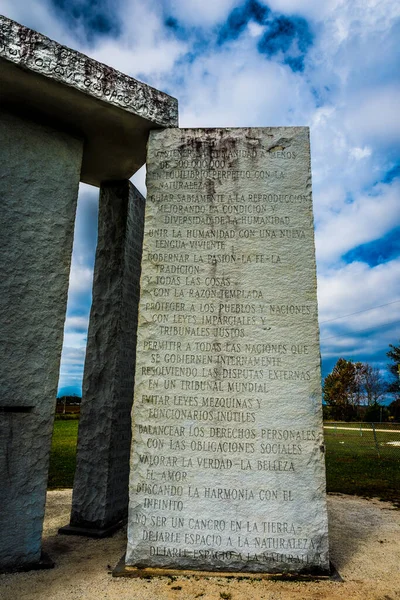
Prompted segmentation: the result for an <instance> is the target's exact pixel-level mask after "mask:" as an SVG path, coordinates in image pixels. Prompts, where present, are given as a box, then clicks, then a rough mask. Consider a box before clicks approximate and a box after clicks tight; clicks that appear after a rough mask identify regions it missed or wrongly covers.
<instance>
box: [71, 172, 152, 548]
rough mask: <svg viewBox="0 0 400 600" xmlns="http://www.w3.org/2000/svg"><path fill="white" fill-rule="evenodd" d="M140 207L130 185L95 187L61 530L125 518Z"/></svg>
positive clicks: (98, 532)
mask: <svg viewBox="0 0 400 600" xmlns="http://www.w3.org/2000/svg"><path fill="white" fill-rule="evenodd" d="M144 205H145V200H144V198H143V196H142V195H141V194H140V193H139V192H138V190H137V189H136V188H135V187H134V186H133V185H132V184H131V183H130V182H129V181H118V182H112V183H108V184H104V185H103V186H102V187H101V192H100V207H99V237H98V244H97V251H96V263H95V273H94V281H93V301H92V309H91V314H90V325H89V335H88V344H87V350H86V361H85V371H84V382H83V398H82V405H81V418H80V423H79V435H78V451H77V466H76V473H75V480H74V493H73V501H72V511H71V522H70V525H67V526H66V527H63V528H62V529H60V533H66V534H78V535H79V534H80V535H89V536H93V537H104V536H107V535H110V534H111V533H113V532H114V531H115V529H117V528H118V527H119V526H120V525H121V523H122V522H123V520H124V519H125V518H126V516H127V509H128V481H129V453H130V442H131V419H130V413H131V408H132V402H133V386H134V369H135V353H136V329H137V311H138V302H139V280H140V263H141V256H142V240H143V222H144Z"/></svg>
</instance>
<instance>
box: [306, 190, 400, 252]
mask: <svg viewBox="0 0 400 600" xmlns="http://www.w3.org/2000/svg"><path fill="white" fill-rule="evenodd" d="M399 198H400V182H399V181H396V182H394V183H392V184H390V185H389V184H377V185H376V186H374V188H373V189H372V193H370V194H368V195H366V194H359V195H358V196H357V197H356V198H355V199H354V201H353V202H351V203H349V204H345V205H344V206H343V207H342V209H341V211H340V212H339V213H334V214H331V215H330V216H329V218H327V219H326V220H325V221H324V222H323V223H321V224H320V226H319V227H318V229H317V232H316V240H315V241H316V249H317V259H318V260H319V261H330V262H332V261H334V260H338V259H340V257H341V256H342V255H343V254H345V253H346V252H348V251H349V250H351V249H352V248H354V247H356V246H359V245H361V244H365V243H367V242H371V241H374V240H377V239H379V238H381V237H383V236H384V235H385V234H386V233H388V232H389V231H391V230H392V229H393V228H394V227H397V226H399V225H400V210H399Z"/></svg>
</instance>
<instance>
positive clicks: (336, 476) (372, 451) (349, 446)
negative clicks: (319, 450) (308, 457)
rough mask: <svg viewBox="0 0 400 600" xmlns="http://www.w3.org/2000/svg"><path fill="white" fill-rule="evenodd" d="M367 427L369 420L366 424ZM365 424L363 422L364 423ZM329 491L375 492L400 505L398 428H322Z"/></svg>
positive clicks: (350, 492) (364, 494)
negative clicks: (367, 429) (382, 429)
mask: <svg viewBox="0 0 400 600" xmlns="http://www.w3.org/2000/svg"><path fill="white" fill-rule="evenodd" d="M365 425H366V426H367V427H368V424H365ZM363 427H364V424H363ZM324 434H325V443H326V479H327V489H328V492H341V493H343V494H356V495H358V496H367V497H368V496H376V497H378V498H382V500H392V501H393V502H395V503H396V504H397V505H399V506H400V447H399V446H393V445H391V444H388V442H393V441H397V442H398V441H400V435H399V434H400V432H399V431H396V432H394V433H390V432H387V433H386V432H377V443H378V448H379V454H380V457H378V452H377V447H376V443H375V438H374V435H373V432H372V430H370V431H362V432H360V431H359V430H357V429H356V428H349V429H348V430H345V429H338V430H337V431H335V430H333V429H324Z"/></svg>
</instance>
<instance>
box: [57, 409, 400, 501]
mask: <svg viewBox="0 0 400 600" xmlns="http://www.w3.org/2000/svg"><path fill="white" fill-rule="evenodd" d="M78 423H79V421H78V420H68V421H62V420H56V421H55V423H54V433H53V442H52V449H51V456H50V473H49V484H48V487H49V489H55V488H68V487H72V485H73V480H74V470H75V454H76V442H77V436H78ZM328 425H329V423H328ZM367 427H368V425H367ZM324 431H325V442H326V477H327V489H328V492H341V493H343V494H355V495H358V496H367V497H368V496H370V497H372V496H376V497H378V498H382V499H383V500H392V501H394V502H395V503H396V504H397V505H398V506H399V507H400V447H398V446H397V447H396V446H391V445H390V444H388V443H387V442H389V441H393V440H396V441H400V432H399V431H396V432H394V433H389V432H387V433H386V432H381V433H378V434H377V436H378V437H377V440H378V447H379V452H380V458H378V455H377V450H376V445H375V439H374V436H373V433H372V431H363V432H362V434H361V433H360V431H359V430H358V429H356V428H354V427H353V428H349V430H343V429H341V430H339V429H338V430H337V431H335V430H334V429H325V430H324Z"/></svg>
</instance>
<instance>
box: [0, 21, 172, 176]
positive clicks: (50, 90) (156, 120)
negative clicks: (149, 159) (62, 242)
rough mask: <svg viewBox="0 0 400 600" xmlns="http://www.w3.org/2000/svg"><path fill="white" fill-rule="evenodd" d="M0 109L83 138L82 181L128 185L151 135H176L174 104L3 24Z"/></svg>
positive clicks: (81, 57) (119, 75) (13, 25)
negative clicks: (166, 130) (158, 131)
mask: <svg viewBox="0 0 400 600" xmlns="http://www.w3.org/2000/svg"><path fill="white" fill-rule="evenodd" d="M0 79H1V82H2V90H1V97H0V103H1V105H2V106H6V107H7V106H8V107H12V109H13V110H15V111H17V112H18V113H19V114H21V115H22V114H27V115H28V116H29V118H32V116H33V115H35V118H37V119H40V120H44V119H45V120H46V121H47V122H49V123H50V124H52V123H53V124H55V125H56V127H57V129H59V128H61V127H64V128H65V130H66V131H68V132H75V133H78V134H79V135H81V136H83V137H84V138H85V147H84V153H83V161H82V173H81V181H84V182H86V183H90V184H92V185H98V186H99V185H100V183H101V182H102V181H107V180H117V179H128V178H129V177H131V176H132V175H133V173H134V172H135V171H137V169H139V168H140V167H141V166H142V165H143V164H144V162H145V157H146V142H147V137H148V132H149V130H150V129H155V128H158V127H176V126H177V125H178V104H177V101H176V99H175V98H172V97H171V96H168V95H167V94H164V93H162V92H160V91H159V90H156V89H154V88H152V87H150V86H149V85H146V84H145V83H142V82H140V81H137V80H135V79H133V78H132V77H128V76H127V75H124V74H123V73H120V72H119V71H116V70H115V69H112V68H111V67H108V66H106V65H104V64H102V63H99V62H97V61H95V60H93V59H91V58H89V57H87V56H85V55H84V54H81V53H79V52H76V51H75V50H71V49H70V48H66V47H65V46H62V45H60V44H58V43H57V42H55V41H53V40H50V39H49V38H47V37H45V36H43V35H41V34H40V33H37V32H36V31H33V30H31V29H28V28H27V27H24V26H23V25H20V24H19V23H16V22H14V21H11V20H10V19H7V18H6V17H2V16H0Z"/></svg>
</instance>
